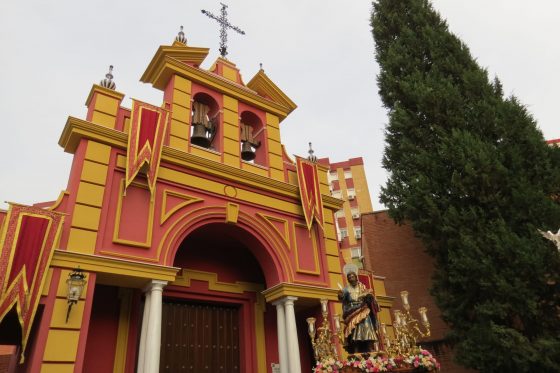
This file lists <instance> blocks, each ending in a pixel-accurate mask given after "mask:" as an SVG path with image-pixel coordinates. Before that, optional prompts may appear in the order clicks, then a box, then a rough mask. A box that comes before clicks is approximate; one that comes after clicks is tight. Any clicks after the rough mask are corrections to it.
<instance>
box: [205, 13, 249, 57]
mask: <svg viewBox="0 0 560 373" xmlns="http://www.w3.org/2000/svg"><path fill="white" fill-rule="evenodd" d="M220 4H221V5H222V12H221V13H222V14H221V16H220V17H216V16H215V15H214V14H212V13H210V12H208V11H206V10H202V13H204V14H205V15H207V16H208V17H210V18H212V19H215V20H216V21H218V23H219V24H220V26H221V28H220V54H221V55H222V57H224V58H225V57H226V56H227V54H228V53H227V29H228V28H230V29H232V30H234V31H237V32H238V33H240V34H241V35H245V31H243V30H241V29H240V28H239V27H236V26H234V25H232V24H231V23H229V22H228V20H227V10H226V9H227V7H228V6H227V5H226V4H224V3H220Z"/></svg>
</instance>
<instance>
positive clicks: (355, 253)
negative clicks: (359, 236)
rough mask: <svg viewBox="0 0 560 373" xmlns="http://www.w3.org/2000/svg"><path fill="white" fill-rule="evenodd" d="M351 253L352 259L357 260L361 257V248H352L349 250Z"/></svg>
mask: <svg viewBox="0 0 560 373" xmlns="http://www.w3.org/2000/svg"><path fill="white" fill-rule="evenodd" d="M350 251H351V252H352V259H358V258H360V257H361V256H362V248H361V247H353V248H351V249H350Z"/></svg>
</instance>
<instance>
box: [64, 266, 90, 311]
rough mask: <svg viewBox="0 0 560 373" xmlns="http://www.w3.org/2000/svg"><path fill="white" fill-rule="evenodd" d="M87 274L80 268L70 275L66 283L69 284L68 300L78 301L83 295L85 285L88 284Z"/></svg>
mask: <svg viewBox="0 0 560 373" xmlns="http://www.w3.org/2000/svg"><path fill="white" fill-rule="evenodd" d="M85 277H86V276H85V275H84V274H83V272H82V271H81V270H79V269H76V270H74V271H73V272H72V273H70V275H68V279H67V280H66V284H67V285H68V294H67V298H68V302H73V303H76V302H78V300H79V299H80V297H81V296H82V293H83V291H84V286H85V284H86V282H87V281H86V280H85Z"/></svg>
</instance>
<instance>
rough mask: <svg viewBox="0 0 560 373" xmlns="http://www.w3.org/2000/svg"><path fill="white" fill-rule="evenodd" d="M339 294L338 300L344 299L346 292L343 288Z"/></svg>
mask: <svg viewBox="0 0 560 373" xmlns="http://www.w3.org/2000/svg"><path fill="white" fill-rule="evenodd" d="M337 295H338V300H342V298H343V296H344V293H343V292H342V290H339V291H338V293H337Z"/></svg>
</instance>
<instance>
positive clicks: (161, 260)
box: [0, 38, 344, 373]
mask: <svg viewBox="0 0 560 373" xmlns="http://www.w3.org/2000/svg"><path fill="white" fill-rule="evenodd" d="M207 55H208V49H206V48H198V47H192V46H189V45H187V44H186V41H185V40H184V39H181V38H178V40H176V41H175V42H174V43H173V44H172V45H171V46H161V47H160V48H159V49H158V50H157V51H156V53H155V55H154V57H153V59H152V61H151V62H150V63H149V65H148V67H147V68H146V71H145V73H144V75H143V76H142V78H141V80H142V81H143V82H146V83H150V84H152V86H153V88H154V89H158V90H161V91H162V92H163V102H161V103H143V102H140V101H137V100H136V101H133V105H132V107H131V108H126V107H123V106H121V105H122V101H123V98H124V94H123V93H120V92H118V91H117V90H115V87H114V83H113V82H112V80H111V77H110V76H109V77H108V79H106V80H105V81H104V82H103V84H102V85H94V86H93V87H92V89H91V92H90V94H89V97H88V98H87V100H86V105H87V116H86V118H84V119H80V118H75V117H70V118H68V120H67V123H66V125H65V127H64V129H63V132H62V135H61V137H60V141H59V145H60V146H61V147H62V148H63V149H64V151H66V152H69V153H71V154H73V157H74V158H73V163H72V166H71V170H70V176H69V180H68V187H67V189H66V190H65V191H63V192H62V193H61V195H60V197H59V198H58V200H57V201H55V202H47V203H39V204H36V205H35V206H32V207H29V208H28V210H25V209H26V208H27V207H26V208H24V207H22V206H19V205H12V206H10V209H9V210H8V211H4V212H2V213H1V214H0V222H1V223H2V227H3V228H2V234H3V236H2V239H3V243H2V245H3V246H5V244H6V242H8V239H9V240H11V241H10V242H12V241H13V242H15V243H14V245H12V246H13V248H14V250H16V249H17V247H20V244H21V245H25V242H24V243H22V242H23V241H24V239H23V238H22V237H21V236H22V235H23V233H22V232H24V230H23V228H21V229H19V228H18V229H16V230H15V231H13V230H12V229H11V228H10V227H11V225H10V224H12V223H13V224H16V226H17V227H19V226H20V225H21V224H22V223H21V222H22V216H32V215H33V214H38V215H41V214H42V213H43V211H46V212H48V214H50V215H49V217H48V219H51V220H49V225H48V227H47V228H44V229H46V230H44V231H45V232H47V231H48V229H51V228H52V227H55V224H54V223H53V221H55V220H52V219H58V220H56V221H55V222H56V223H57V224H58V225H56V226H57V227H58V228H57V229H56V230H55V231H53V233H52V237H51V238H50V241H48V242H51V243H52V245H51V246H52V248H53V250H52V253H51V254H49V255H47V254H45V255H46V256H45V258H46V259H45V260H43V259H41V260H40V261H39V264H37V263H35V262H33V263H34V265H35V264H36V265H37V268H39V270H38V272H37V273H36V274H35V275H33V276H28V277H27V282H28V284H27V286H28V287H29V288H33V289H35V291H36V292H37V312H35V311H34V310H33V312H31V311H30V313H29V315H31V316H30V317H31V321H30V322H29V324H28V326H29V330H24V331H23V334H24V335H25V336H27V337H28V338H27V337H26V340H27V342H26V344H25V346H24V350H23V351H20V352H23V355H24V356H25V362H24V364H23V365H18V367H17V368H16V369H17V370H16V371H28V372H46V373H49V372H57V373H65V372H136V371H138V372H146V373H148V372H150V373H151V372H159V371H161V372H213V373H215V372H262V373H264V372H271V371H272V369H275V370H274V371H278V372H290V373H297V372H300V371H308V370H309V369H311V367H312V365H313V363H314V361H313V351H312V348H311V344H310V341H309V337H308V335H307V324H306V319H307V318H308V317H311V316H313V317H316V318H319V317H320V315H321V309H320V302H319V300H320V299H328V300H329V304H328V308H329V311H330V314H331V315H332V314H340V313H341V308H340V305H339V304H338V301H337V288H338V286H337V284H344V280H343V277H342V275H341V264H343V263H342V260H341V258H340V256H339V248H338V241H337V236H336V229H335V226H334V220H333V213H334V212H335V211H337V210H340V209H341V207H342V201H341V200H339V199H337V198H334V197H331V196H330V193H329V184H328V180H327V171H328V169H327V168H326V167H324V166H321V165H319V164H316V163H315V164H313V167H315V170H316V171H315V176H316V178H317V180H316V182H317V184H316V186H317V190H315V194H314V195H315V196H316V197H317V198H318V199H320V202H321V204H320V206H322V207H321V211H315V212H314V213H315V215H317V214H319V215H320V219H317V216H315V219H314V216H313V215H312V216H311V217H309V216H307V219H306V211H305V209H304V208H303V206H302V202H301V198H300V197H301V196H300V187H299V186H298V175H297V172H296V169H297V167H296V162H295V161H294V160H293V159H291V158H290V157H289V156H287V155H286V153H285V150H284V148H283V146H282V143H281V137H280V133H281V122H282V120H284V119H285V118H286V117H287V116H288V115H289V114H290V112H291V111H293V110H294V109H295V108H296V105H295V104H294V103H293V102H292V101H291V100H290V99H289V97H288V96H286V95H285V94H284V93H283V92H282V91H281V90H280V88H278V86H276V84H275V83H274V82H272V81H271V80H270V79H269V78H268V77H267V75H266V74H265V73H264V71H263V70H260V71H259V72H258V73H257V74H256V75H255V76H254V77H253V78H252V79H251V80H250V81H249V82H248V83H246V84H245V83H244V82H243V80H242V78H241V75H240V73H239V71H238V69H237V68H236V66H235V64H233V63H232V62H231V61H229V60H227V59H225V58H221V57H220V58H218V59H217V60H216V61H215V63H214V64H213V65H212V66H211V68H210V69H208V70H206V69H203V68H201V67H200V65H201V64H202V62H203V61H204V59H205V58H206V56H207ZM150 124H151V125H150ZM311 181H312V180H311V179H307V182H308V183H309V182H311ZM299 185H301V183H300V184H299ZM310 190H311V191H312V192H313V190H312V188H311V189H310ZM316 202H317V201H315V203H316ZM18 209H19V210H18ZM20 210H21V211H20ZM18 214H19V215H18ZM51 215H52V216H51ZM310 219H311V220H310ZM310 222H311V223H310ZM18 224H19V225H18ZM10 232H12V233H10ZM13 232H15V233H13ZM18 232H19V233H21V234H20V236H18V234H19V233H18ZM42 232H43V231H42ZM55 236H56V237H55ZM45 242H47V241H45ZM48 242H47V243H48ZM6 245H7V244H6ZM29 245H32V244H29ZM46 245H47V244H45V243H43V244H42V246H41V245H40V244H39V246H37V247H40V250H46V249H47V246H48V245H47V246H46ZM12 246H9V247H12ZM6 247H8V246H6ZM21 247H23V246H21ZM30 247H31V246H30ZM6 250H7V249H6ZM6 252H7V251H6ZM40 252H41V253H44V252H46V251H40ZM11 255H12V256H13V255H14V254H13V253H12V254H11ZM41 255H42V254H41ZM47 256H48V257H47ZM40 258H43V256H40ZM22 260H24V259H22ZM25 260H27V259H25ZM14 263H15V262H13V261H6V262H5V263H4V264H3V268H2V270H3V271H7V273H11V272H13V273H11V274H10V276H8V277H7V279H6V281H5V283H6V286H4V288H3V289H4V293H6V294H7V292H6V289H8V290H9V289H12V290H13V289H16V287H13V286H11V285H10V284H11V282H10V281H12V282H13V281H15V280H14V278H16V277H17V276H15V275H14V273H16V270H19V269H21V268H24V267H25V265H21V266H20V267H17V268H15V267H14ZM41 263H42V264H43V265H44V268H43V269H42V270H41V268H40V265H41ZM76 269H79V270H80V271H81V272H80V271H79V272H78V273H81V274H83V275H84V276H85V281H86V282H85V286H84V290H83V292H82V293H81V295H80V296H79V299H78V300H76V301H75V302H70V301H69V299H70V295H69V291H70V292H71V290H69V286H68V284H69V276H70V275H71V274H72V273H76V272H75V270H76ZM27 270H28V272H29V266H28V267H27ZM10 271H11V272H10ZM34 273H35V272H34ZM17 278H22V277H21V276H20V277H17ZM39 279H40V281H39ZM21 281H23V279H22V280H21ZM22 283H23V282H22ZM32 283H33V284H34V285H33V287H31V286H29V284H32ZM22 286H23V285H22ZM24 288H25V286H23V287H22V288H21V289H24ZM16 290H17V289H16ZM16 290H13V291H12V293H13V294H15V295H14V296H13V297H12V298H9V301H8V300H7V299H8V298H7V297H4V298H6V299H0V300H1V301H2V302H4V303H5V307H4V308H6V310H5V312H4V313H3V314H2V315H0V316H1V317H2V318H4V320H8V319H10V317H9V316H10V313H17V315H18V316H19V317H20V319H21V315H22V314H25V312H23V311H21V310H20V308H22V307H23V306H22V304H23V303H24V300H23V298H21V299H20V300H18V299H19V298H17V297H18V294H20V293H18V292H17V291H16ZM21 294H23V290H22V293H21ZM18 307H19V308H18ZM31 308H33V307H31ZM31 308H30V309H31ZM22 309H23V310H24V311H25V309H26V308H25V307H23V308H22ZM1 310H2V309H0V311H1ZM0 313H1V312H0ZM5 316H6V317H5ZM31 325H32V327H31Z"/></svg>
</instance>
